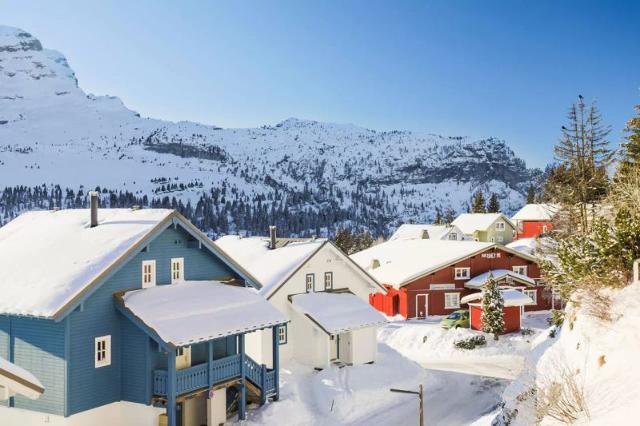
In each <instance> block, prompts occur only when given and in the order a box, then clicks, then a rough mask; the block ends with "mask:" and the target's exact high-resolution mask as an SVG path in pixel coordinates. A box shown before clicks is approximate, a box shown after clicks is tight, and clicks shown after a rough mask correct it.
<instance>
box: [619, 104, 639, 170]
mask: <svg viewBox="0 0 640 426" xmlns="http://www.w3.org/2000/svg"><path fill="white" fill-rule="evenodd" d="M634 109H635V110H636V111H637V112H638V115H636V116H635V117H633V118H632V119H630V120H629V121H628V122H627V125H626V127H625V132H626V134H627V136H626V138H625V139H626V141H625V142H623V144H622V149H621V154H622V155H621V158H620V163H619V165H618V171H617V174H616V179H620V178H622V177H628V176H629V175H630V174H631V173H638V172H640V105H636V106H635V107H634Z"/></svg>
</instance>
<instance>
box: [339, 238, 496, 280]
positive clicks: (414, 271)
mask: <svg viewBox="0 0 640 426" xmlns="http://www.w3.org/2000/svg"><path fill="white" fill-rule="evenodd" d="M495 246H496V244H494V243H485V242H478V241H446V240H422V239H419V240H394V241H387V242H385V243H382V244H378V245H376V246H373V247H371V248H368V249H366V250H363V251H361V252H358V253H355V254H353V255H351V259H353V260H354V261H355V262H356V263H357V264H358V265H360V266H361V267H362V268H363V269H364V270H365V271H367V272H368V273H369V274H371V275H372V276H373V277H374V278H375V279H376V280H378V282H381V283H384V284H389V285H392V286H394V287H396V288H399V287H402V285H404V284H407V283H408V282H410V281H412V280H414V279H416V278H419V277H421V276H423V275H425V274H428V273H431V272H433V271H436V270H438V269H440V268H443V267H445V266H447V265H450V264H452V263H455V262H458V261H460V260H462V259H464V258H466V257H470V256H474V255H475V254H477V253H480V252H482V251H485V250H488V249H490V248H492V247H495Z"/></svg>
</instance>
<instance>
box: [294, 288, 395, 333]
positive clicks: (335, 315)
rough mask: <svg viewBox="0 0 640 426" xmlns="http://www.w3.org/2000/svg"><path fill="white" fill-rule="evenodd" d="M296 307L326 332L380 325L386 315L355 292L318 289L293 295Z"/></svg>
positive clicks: (340, 331) (384, 320) (339, 331)
mask: <svg viewBox="0 0 640 426" xmlns="http://www.w3.org/2000/svg"><path fill="white" fill-rule="evenodd" d="M291 304H292V305H293V308H294V309H295V310H296V311H298V312H299V313H301V314H302V315H305V316H308V317H310V318H311V320H312V321H313V322H314V323H315V324H316V325H318V326H319V327H320V328H321V329H322V330H323V331H325V333H327V334H338V333H342V332H345V331H349V330H357V329H360V328H365V327H372V326H376V325H381V324H384V323H386V322H387V320H386V318H385V317H384V316H383V315H382V314H380V313H379V312H378V311H376V310H375V309H374V308H373V307H372V306H371V305H369V304H368V303H367V302H365V301H364V300H362V299H360V298H359V297H358V296H356V295H354V294H352V293H346V292H345V293H339V292H335V293H333V292H324V291H323V292H316V293H313V292H311V293H303V294H297V295H294V296H292V297H291Z"/></svg>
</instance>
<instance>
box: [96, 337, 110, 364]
mask: <svg viewBox="0 0 640 426" xmlns="http://www.w3.org/2000/svg"><path fill="white" fill-rule="evenodd" d="M95 353H96V356H95V361H96V362H95V365H96V368H100V367H106V366H108V365H111V336H102V337H96V346H95Z"/></svg>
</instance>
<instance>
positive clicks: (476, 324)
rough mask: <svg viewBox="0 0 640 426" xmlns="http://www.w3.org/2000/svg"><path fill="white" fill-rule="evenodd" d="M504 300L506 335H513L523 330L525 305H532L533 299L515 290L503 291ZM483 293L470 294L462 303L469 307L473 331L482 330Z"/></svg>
mask: <svg viewBox="0 0 640 426" xmlns="http://www.w3.org/2000/svg"><path fill="white" fill-rule="evenodd" d="M500 292H501V293H502V298H503V299H504V308H503V309H502V311H503V312H504V333H503V334H506V333H513V332H514V331H520V329H521V328H522V314H523V311H524V306H525V305H532V304H533V303H534V302H533V299H531V298H530V297H529V296H527V295H526V294H524V293H522V292H521V291H519V290H515V289H502V290H500ZM483 294H484V293H483V292H478V293H473V294H469V295H467V296H465V297H463V298H462V299H461V300H460V303H467V304H468V305H469V318H470V327H471V329H472V330H482V296H483Z"/></svg>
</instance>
